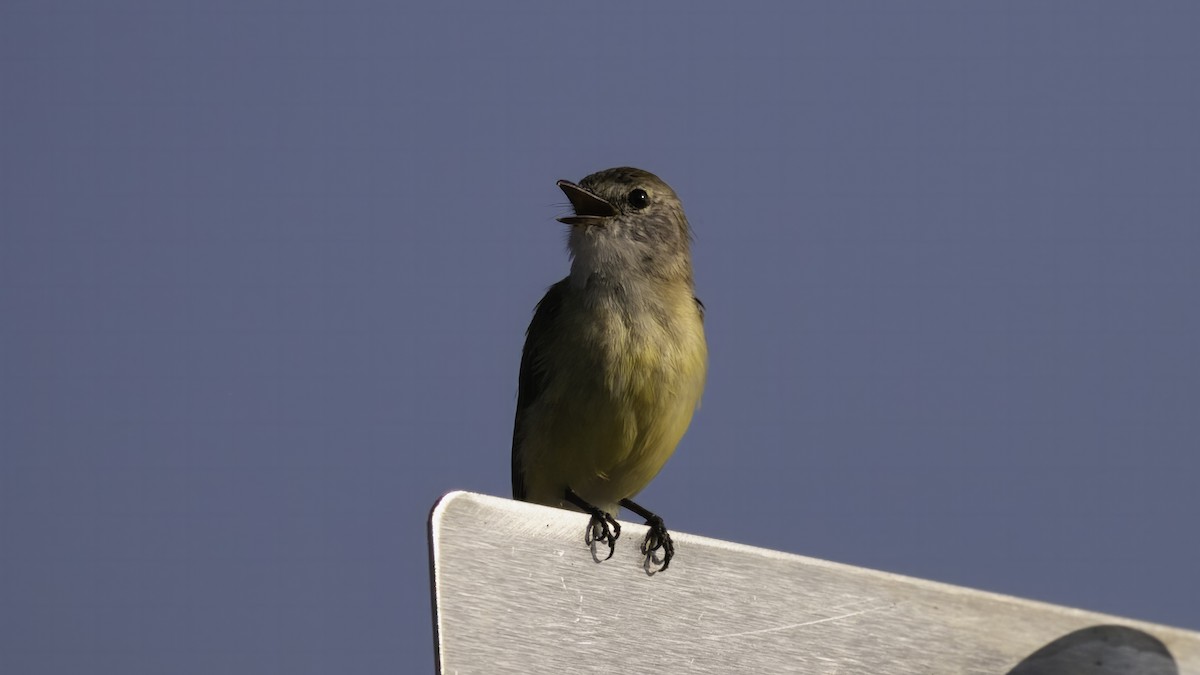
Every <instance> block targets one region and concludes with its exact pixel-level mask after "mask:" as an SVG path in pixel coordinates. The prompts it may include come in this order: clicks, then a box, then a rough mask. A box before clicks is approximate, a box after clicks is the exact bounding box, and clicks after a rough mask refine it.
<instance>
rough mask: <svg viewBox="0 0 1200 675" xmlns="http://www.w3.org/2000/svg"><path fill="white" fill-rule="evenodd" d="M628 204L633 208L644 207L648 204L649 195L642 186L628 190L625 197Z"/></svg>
mask: <svg viewBox="0 0 1200 675" xmlns="http://www.w3.org/2000/svg"><path fill="white" fill-rule="evenodd" d="M625 199H626V201H628V202H629V205H630V206H632V207H633V208H635V209H644V208H646V207H647V206H650V195H648V194H646V191H645V190H643V189H642V188H635V189H633V190H630V191H629V196H628V197H626V198H625Z"/></svg>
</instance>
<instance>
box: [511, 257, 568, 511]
mask: <svg viewBox="0 0 1200 675" xmlns="http://www.w3.org/2000/svg"><path fill="white" fill-rule="evenodd" d="M567 281H568V280H567V279H563V280H562V281H560V282H558V283H557V284H554V285H553V286H551V287H550V290H548V291H546V295H545V296H544V297H543V298H542V301H541V302H539V303H538V305H537V309H535V310H534V312H533V320H532V321H530V322H529V329H528V330H526V331H525V348H524V349H523V350H522V352H521V374H520V375H519V377H518V379H517V414H516V419H515V420H514V422H513V444H512V487H513V499H525V493H526V490H525V467H524V465H523V464H522V459H523V458H522V453H521V443H522V442H524V440H525V433H526V431H527V429H526V428H525V427H526V424H527V421H526V420H527V418H526V416H525V413H526V412H527V410H528V409H529V406H531V405H533V403H534V402H535V401H537V400H538V398H539V397H541V395H542V392H543V391H545V390H546V382H547V380H548V379H549V374H548V373H547V372H546V369H545V359H543V358H542V357H541V355H542V354H543V353H544V350H545V349H546V348H547V347H548V346H549V344H550V342H551V341H552V340H553V339H554V334H555V332H556V331H555V324H556V323H557V320H558V313H559V309H560V308H561V307H562V299H563V296H564V295H565V294H566V289H567Z"/></svg>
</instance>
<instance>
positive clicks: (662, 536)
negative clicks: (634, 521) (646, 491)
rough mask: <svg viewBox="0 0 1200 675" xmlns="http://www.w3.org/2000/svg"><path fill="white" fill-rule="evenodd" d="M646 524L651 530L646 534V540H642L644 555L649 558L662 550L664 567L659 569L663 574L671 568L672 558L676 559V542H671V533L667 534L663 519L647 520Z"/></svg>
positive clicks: (654, 517)
mask: <svg viewBox="0 0 1200 675" xmlns="http://www.w3.org/2000/svg"><path fill="white" fill-rule="evenodd" d="M646 524H647V525H649V526H650V530H649V531H648V532H646V538H645V539H643V540H642V555H646V556H649V555H651V554H653V553H654V552H655V551H658V550H659V549H662V552H663V559H662V567H660V568H658V571H659V572H661V571H663V570H665V569H667V567H669V566H670V564H671V558H674V557H675V542H673V541H671V533H670V532H667V526H666V525H664V524H663V519H662V518H660V517H658V516H653V517H652V518H648V519H646Z"/></svg>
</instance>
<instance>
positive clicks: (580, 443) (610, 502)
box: [512, 167, 708, 570]
mask: <svg viewBox="0 0 1200 675" xmlns="http://www.w3.org/2000/svg"><path fill="white" fill-rule="evenodd" d="M558 187H559V188H561V189H562V191H563V192H565V193H566V195H567V198H568V199H570V200H571V205H572V207H574V210H575V215H573V216H569V217H565V218H559V219H558V220H559V221H561V222H563V223H566V224H567V225H569V226H570V228H571V229H570V236H569V239H568V248H569V250H570V255H571V273H570V274H569V275H568V276H567V277H566V278H565V279H563V280H562V281H560V282H558V283H556V284H554V285H553V286H551V287H550V290H549V291H547V292H546V296H545V297H543V298H542V301H541V302H539V303H538V305H537V309H536V310H535V312H534V316H533V321H532V322H531V323H530V324H529V330H528V331H527V332H526V337H525V349H524V352H523V354H522V356H521V374H520V383H519V393H518V395H517V415H516V424H515V427H514V429H513V451H512V482H513V497H514V498H516V499H522V500H525V501H529V502H536V503H538V504H546V505H549V506H557V507H560V508H578V509H580V510H582V511H584V512H586V513H589V514H591V516H592V519H591V521H590V522H589V524H588V528H587V530H586V532H585V541H586V542H587V543H588V544H591V543H592V542H594V541H598V542H602V543H606V544H607V545H608V548H609V552H608V557H610V558H611V557H612V554H613V551H614V550H615V547H616V541H617V537H619V536H620V535H621V527H620V525H619V524H618V523H617V521H616V515H617V513H618V511H619V510H620V508H621V507H625V508H627V509H629V510H630V511H633V512H634V513H636V514H638V515H639V516H641V517H642V518H644V519H645V520H646V524H647V525H649V526H650V531H649V532H648V533H647V534H646V538H645V540H644V541H643V542H642V553H643V554H644V555H646V556H647V563H649V562H650V560H651V556H653V555H654V554H655V552H656V551H658V550H660V549H661V550H662V566H661V567H660V568H659V569H660V570H662V569H666V568H667V566H668V565H670V563H671V558H672V557H673V556H674V545H673V543H672V542H671V536H670V534H669V533H668V532H667V528H666V527H665V526H664V525H663V521H662V518H660V517H658V516H657V515H655V514H654V513H652V512H650V511H649V510H647V509H645V508H643V507H641V506H639V505H638V504H636V503H635V502H633V501H632V498H633V497H634V496H635V495H636V494H637V493H638V492H640V491H641V490H642V489H643V488H645V487H646V485H648V484H649V483H650V481H651V480H652V479H653V478H654V476H655V475H657V474H658V472H659V470H660V469H662V467H663V464H665V463H666V461H667V459H668V458H670V456H671V454H672V453H673V452H675V446H676V445H678V443H679V440H680V439H681V438H682V437H683V434H684V432H685V431H687V428H688V424H689V423H690V422H691V420H692V413H693V412H694V411H695V410H696V408H697V406H698V405H699V404H700V395H701V393H702V392H703V391H704V377H705V372H706V370H707V362H708V348H707V346H706V344H705V341H704V306H703V305H702V304H701V303H700V300H699V299H697V298H696V296H695V285H694V282H693V279H692V255H691V229H690V228H689V226H688V221H687V218H686V217H685V216H684V214H683V206H682V205H681V204H680V203H679V198H678V197H676V196H675V192H674V191H673V190H671V188H670V187H669V186H667V184H666V183H664V182H663V181H662V180H660V179H659V178H658V177H657V176H655V175H654V174H652V173H649V172H647V171H642V170H641V169H633V168H629V167H621V168H615V169H607V170H605V171H600V172H597V173H594V174H592V175H590V176H588V177H587V178H584V179H583V180H582V181H580V182H579V183H578V184H576V183H572V182H570V181H565V180H560V181H558Z"/></svg>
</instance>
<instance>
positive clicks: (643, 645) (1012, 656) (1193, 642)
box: [430, 492, 1200, 675]
mask: <svg viewBox="0 0 1200 675" xmlns="http://www.w3.org/2000/svg"><path fill="white" fill-rule="evenodd" d="M587 522H588V517H587V516H585V515H583V514H578V513H572V512H569V511H563V510H560V509H552V508H547V507H543V506H536V505H533V504H525V503H522V502H515V501H510V500H507V499H500V498H496V497H488V496H485V495H479V494H472V493H467V492H452V493H450V494H448V495H446V496H445V497H443V498H442V499H441V500H440V501H439V502H438V504H437V505H436V506H435V507H434V510H433V514H432V516H431V518H430V544H431V556H432V579H433V596H434V625H435V628H434V630H435V637H436V649H437V657H438V665H439V668H440V671H441V672H443V673H459V674H463V675H465V674H467V673H497V674H499V673H587V672H597V673H600V672H602V673H606V674H612V673H681V672H686V673H735V672H753V673H823V674H833V673H843V674H847V673H856V674H857V673H870V674H885V673H886V674H888V675H902V674H908V673H911V674H913V675H918V674H919V675H931V674H938V673H947V674H950V673H953V674H954V675H962V674H963V673H989V674H995V675H1004V674H1008V675H1075V674H1082V673H1087V674H1088V675H1116V674H1118V673H1119V674H1122V675H1179V674H1183V675H1200V633H1196V632H1192V631H1186V630H1182V629H1178V628H1169V627H1166V626H1159V625H1154V624H1148V623H1144V622H1139V621H1130V620H1125V619H1121V618H1118V617H1113V616H1107V615H1103V614H1096V613H1092V612H1084V611H1080V610H1075V609H1069V608H1065V607H1058V606H1054V605H1048V604H1044V603H1039V602H1033V601H1029V600H1022V599H1018V598H1013V597H1008V596H1003V595H997V594H994V593H985V592H982V591H975V590H971V589H967V588H960V587H956V586H950V585H947V584H941V583H935V582H931V581H923V580H920V579H913V578H910V577H904V576H900V575H896V574H888V573H885V572H877V571H874V570H868V569H862V568H858V567H851V566H847V565H841V564H837V563H831V562H826V561H823V560H816V559H813V558H805V557H802V556H797V555H790V554H785V553H779V552H776V551H769V550H765V549H759V548H753V547H749V546H741V545H738V544H732V543H729V542H724V541H718V540H714V539H707V538H704V537H697V536H690V535H687V534H675V535H674V537H675V546H676V550H677V557H676V558H675V560H674V562H672V563H671V568H670V569H669V570H668V571H666V572H665V573H663V574H655V573H654V572H655V568H654V565H653V564H652V561H651V563H650V564H646V561H645V560H644V557H643V556H642V554H641V553H640V551H639V550H638V545H639V543H640V542H641V540H642V537H643V536H644V534H645V532H646V528H645V527H644V526H641V525H636V524H632V523H622V524H621V529H622V536H621V539H620V540H619V541H618V543H617V550H616V553H615V555H613V557H612V558H611V559H610V560H607V561H605V562H603V563H599V564H598V563H597V562H596V561H595V560H594V559H593V555H592V554H590V553H589V551H588V549H587V548H586V547H585V546H584V544H583V532H584V528H585V526H586V524H587ZM596 554H597V555H598V557H599V558H601V559H602V558H603V556H604V555H606V554H607V550H604V551H597V552H596Z"/></svg>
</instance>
